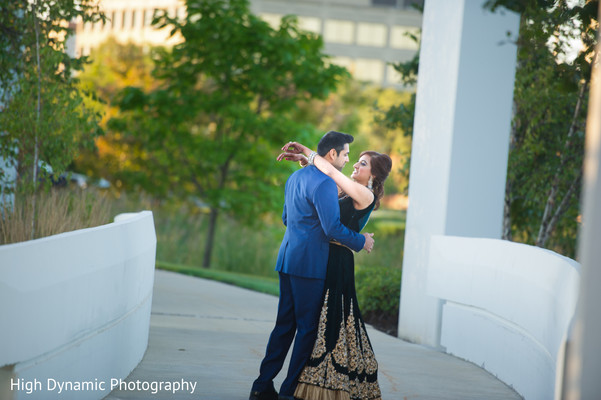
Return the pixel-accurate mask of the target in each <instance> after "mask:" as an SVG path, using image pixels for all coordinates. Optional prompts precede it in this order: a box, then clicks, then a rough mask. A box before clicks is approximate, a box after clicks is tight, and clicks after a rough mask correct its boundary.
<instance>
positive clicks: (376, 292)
mask: <svg viewBox="0 0 601 400" xmlns="http://www.w3.org/2000/svg"><path fill="white" fill-rule="evenodd" d="M355 286H356V289H357V300H358V301H359V305H360V306H361V312H362V313H364V314H367V313H382V314H393V315H396V314H398V312H399V301H400V295H401V269H399V268H391V267H374V266H369V267H368V266H358V267H356V269H355Z"/></svg>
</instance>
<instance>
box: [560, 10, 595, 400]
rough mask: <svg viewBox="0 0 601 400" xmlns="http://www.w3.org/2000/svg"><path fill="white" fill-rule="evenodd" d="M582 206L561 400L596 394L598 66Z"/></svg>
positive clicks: (588, 127) (588, 123)
mask: <svg viewBox="0 0 601 400" xmlns="http://www.w3.org/2000/svg"><path fill="white" fill-rule="evenodd" d="M600 15H601V14H600ZM599 51H601V46H599V45H598V46H597V52H599ZM582 205H583V212H582V230H581V232H580V241H579V244H578V253H579V257H578V258H579V260H580V262H581V263H582V278H581V283H580V297H579V299H578V307H577V309H576V315H575V317H574V324H573V331H572V335H571V337H570V338H568V346H567V355H566V365H565V368H566V370H565V376H564V388H563V395H562V397H561V398H562V399H565V400H588V399H591V400H596V399H599V396H600V394H601V380H600V379H599V371H601V340H600V338H601V312H600V311H599V304H601V291H600V290H599V288H600V287H601V246H599V243H600V238H601V70H600V69H599V66H598V65H597V66H595V67H594V69H593V76H592V79H591V92H590V100H589V109H588V117H587V121H586V152H585V160H584V192H583V201H582Z"/></svg>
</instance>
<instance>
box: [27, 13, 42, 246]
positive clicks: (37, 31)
mask: <svg viewBox="0 0 601 400" xmlns="http://www.w3.org/2000/svg"><path fill="white" fill-rule="evenodd" d="M33 24H34V28H35V50H36V62H37V73H38V101H37V105H36V118H37V123H36V127H35V132H34V134H35V138H34V154H33V198H32V203H31V207H32V208H33V210H32V211H33V212H32V213H31V235H30V239H32V240H33V239H34V238H35V231H36V208H37V207H36V206H37V205H36V197H37V193H36V192H37V190H36V189H37V183H38V158H39V143H38V134H39V132H38V129H39V127H40V122H41V121H40V120H41V113H42V68H41V63H40V28H39V26H38V8H37V1H36V2H34V3H33Z"/></svg>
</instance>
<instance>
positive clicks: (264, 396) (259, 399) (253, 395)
mask: <svg viewBox="0 0 601 400" xmlns="http://www.w3.org/2000/svg"><path fill="white" fill-rule="evenodd" d="M248 400H278V392H276V391H275V390H270V391H266V392H250V396H249V398H248Z"/></svg>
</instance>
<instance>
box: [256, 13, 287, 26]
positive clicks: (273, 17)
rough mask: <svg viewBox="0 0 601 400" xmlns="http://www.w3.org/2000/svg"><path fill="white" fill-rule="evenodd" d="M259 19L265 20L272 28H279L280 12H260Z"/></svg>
mask: <svg viewBox="0 0 601 400" xmlns="http://www.w3.org/2000/svg"><path fill="white" fill-rule="evenodd" d="M261 19H262V20H263V21H265V22H267V23H268V24H269V25H270V26H271V27H272V28H273V29H280V22H281V21H282V16H281V15H280V14H269V13H263V14H261Z"/></svg>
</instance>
